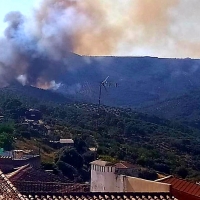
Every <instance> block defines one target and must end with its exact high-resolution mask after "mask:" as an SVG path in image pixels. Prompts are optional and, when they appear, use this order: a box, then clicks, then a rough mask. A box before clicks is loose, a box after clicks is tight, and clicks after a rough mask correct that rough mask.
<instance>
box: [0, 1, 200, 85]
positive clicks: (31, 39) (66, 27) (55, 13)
mask: <svg viewBox="0 0 200 200" xmlns="http://www.w3.org/2000/svg"><path fill="white" fill-rule="evenodd" d="M199 7H200V3H199V1H197V0H191V1H187V0H162V1H161V0H152V1H150V0H142V1H141V0H126V1H124V0H115V1H113V0H41V1H40V3H39V4H38V7H37V8H35V9H34V10H33V15H32V16H28V17H26V16H23V15H22V14H21V13H20V12H10V13H8V14H7V15H6V16H5V22H6V23H7V25H8V26H7V28H6V30H5V33H4V37H3V38H1V39H0V85H1V86H5V85H7V84H9V83H10V82H11V81H12V80H18V81H19V82H21V83H22V84H28V85H33V86H37V87H41V88H57V87H58V86H59V84H60V80H61V79H60V77H61V76H62V75H63V74H64V73H66V71H67V70H68V68H69V66H68V65H70V62H68V61H67V60H68V57H69V56H71V54H70V52H75V53H78V54H84V55H113V54H115V55H119V54H123V55H124V54H126V53H127V52H129V54H128V53H127V55H130V54H132V55H138V52H141V54H144V52H145V53H147V54H148V55H149V54H151V53H153V54H156V53H155V52H159V55H160V56H162V57H186V55H187V56H188V57H197V56H200V53H199V52H200V40H199V26H198V20H197V19H198V18H199ZM186 19H187V21H186ZM186 30H187V31H186ZM191 36H192V37H191ZM124 52H125V53H124ZM85 62H89V60H86V61H85ZM67 63H69V64H67Z"/></svg>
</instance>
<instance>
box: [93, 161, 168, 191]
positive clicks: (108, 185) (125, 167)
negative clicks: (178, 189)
mask: <svg viewBox="0 0 200 200" xmlns="http://www.w3.org/2000/svg"><path fill="white" fill-rule="evenodd" d="M130 170H131V172H132V170H134V168H133V165H131V164H128V163H123V162H122V163H111V162H107V161H102V160H95V161H93V162H91V185H90V191H91V192H131V191H134V192H169V191H170V184H165V183H162V184H161V183H158V182H155V181H148V180H144V179H141V178H137V177H131V176H127V175H124V174H126V173H127V172H130ZM120 172H122V173H120Z"/></svg>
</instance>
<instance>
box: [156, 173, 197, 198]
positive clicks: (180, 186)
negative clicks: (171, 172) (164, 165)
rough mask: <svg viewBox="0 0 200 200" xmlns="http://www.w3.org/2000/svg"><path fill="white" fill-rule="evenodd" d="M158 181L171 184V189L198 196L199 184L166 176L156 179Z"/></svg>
mask: <svg viewBox="0 0 200 200" xmlns="http://www.w3.org/2000/svg"><path fill="white" fill-rule="evenodd" d="M157 181H158V182H162V183H168V184H171V185H172V189H174V190H176V191H180V192H183V193H187V194H189V195H192V196H197V197H200V185H198V184H196V183H192V182H189V181H186V180H183V179H179V178H175V177H173V176H168V177H166V178H163V179H160V180H157Z"/></svg>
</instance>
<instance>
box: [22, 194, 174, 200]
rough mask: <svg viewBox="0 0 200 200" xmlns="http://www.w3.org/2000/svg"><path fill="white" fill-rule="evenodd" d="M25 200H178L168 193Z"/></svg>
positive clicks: (39, 196)
mask: <svg viewBox="0 0 200 200" xmlns="http://www.w3.org/2000/svg"><path fill="white" fill-rule="evenodd" d="M24 197H25V198H26V199H27V200H42V199H43V200H44V199H45V200H52V199H54V200H69V199H70V200H108V199H110V200H156V199H157V200H178V199H176V198H174V197H172V196H171V195H170V194H169V193H77V194H69V193H68V194H57V195H44V194H28V195H24Z"/></svg>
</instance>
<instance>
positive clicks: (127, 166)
mask: <svg viewBox="0 0 200 200" xmlns="http://www.w3.org/2000/svg"><path fill="white" fill-rule="evenodd" d="M115 167H116V168H118V169H130V168H134V167H135V166H134V165H132V164H130V163H128V162H125V161H122V162H119V163H116V164H115Z"/></svg>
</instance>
